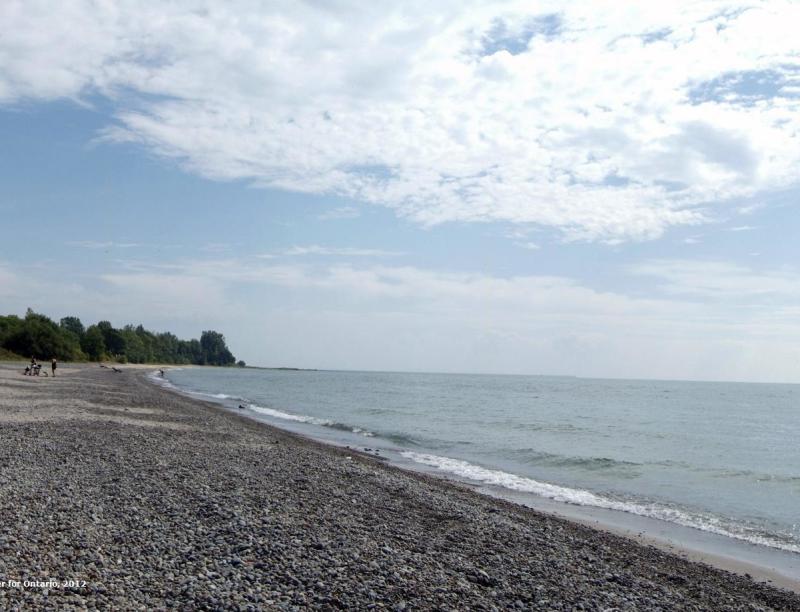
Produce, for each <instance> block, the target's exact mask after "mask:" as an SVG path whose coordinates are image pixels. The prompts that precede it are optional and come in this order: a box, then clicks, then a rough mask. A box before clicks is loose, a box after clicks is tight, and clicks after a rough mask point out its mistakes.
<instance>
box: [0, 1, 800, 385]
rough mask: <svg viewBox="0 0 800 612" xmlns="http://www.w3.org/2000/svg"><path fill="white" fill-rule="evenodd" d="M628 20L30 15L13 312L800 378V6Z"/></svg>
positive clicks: (267, 7) (11, 280)
mask: <svg viewBox="0 0 800 612" xmlns="http://www.w3.org/2000/svg"><path fill="white" fill-rule="evenodd" d="M614 6H615V9H614V10H607V8H606V9H603V10H602V11H598V10H597V9H593V8H592V7H590V6H587V5H586V3H547V2H543V3H540V4H538V5H537V6H536V7H534V8H531V7H530V6H529V3H522V2H513V1H509V2H480V3H463V2H462V3H455V2H453V3H449V2H442V3H441V5H440V6H438V7H436V8H435V9H434V10H432V9H431V8H430V7H426V6H425V5H423V4H421V3H420V4H419V5H416V4H414V3H409V4H406V5H404V6H403V7H402V8H398V7H396V6H392V5H388V4H387V5H383V4H381V3H375V4H374V5H371V7H370V8H369V9H363V7H358V6H356V5H354V4H350V3H347V2H343V3H337V4H335V5H330V6H327V5H326V6H323V5H316V4H303V3H292V4H285V3H268V4H264V5H263V6H259V7H253V6H252V5H249V4H247V3H242V4H241V5H240V4H239V3H237V2H232V3H228V4H226V5H214V4H211V3H208V4H207V3H203V2H186V3H182V2H177V3H174V4H172V5H170V6H169V7H163V6H161V4H159V3H152V4H151V3H127V2H118V3H115V4H114V5H113V6H112V5H107V6H104V7H101V8H98V7H94V6H93V5H91V3H85V4H84V3H81V2H76V3H70V6H69V7H68V8H65V7H61V8H56V9H53V8H52V7H49V8H48V7H46V6H44V5H38V4H37V3H29V2H24V3H17V2H13V1H12V2H10V3H4V5H3V7H2V8H0V20H2V21H3V23H6V24H10V25H9V27H8V28H7V31H8V32H9V35H7V36H4V37H3V38H2V39H0V137H1V138H2V142H3V146H2V148H0V214H1V215H2V219H3V223H2V225H0V306H2V311H3V312H16V313H23V312H24V310H25V308H27V307H28V306H30V307H32V308H34V309H35V310H37V311H42V312H45V313H47V314H48V315H50V316H53V317H54V318H60V317H61V316H66V315H72V314H74V315H78V316H80V317H81V318H82V319H84V320H85V321H87V322H93V321H96V320H98V319H101V318H103V319H110V320H111V321H112V322H113V323H115V324H117V325H122V324H125V323H128V322H132V323H139V322H141V323H143V324H144V325H145V326H146V327H149V328H152V329H157V330H170V331H174V332H175V333H178V334H179V335H181V336H185V337H196V336H198V335H199V333H200V331H202V330H203V329H209V328H212V329H217V330H219V331H222V332H223V333H224V334H225V335H226V337H227V339H228V341H229V345H230V346H231V348H232V349H233V351H234V353H235V354H236V355H237V357H240V358H243V359H245V360H246V361H247V362H248V363H251V364H258V365H271V366H278V365H291V366H300V367H320V368H343V369H350V368H353V369H389V370H414V371H431V370H432V371H466V372H504V373H531V374H574V375H581V376H614V377H650V378H688V379H730V380H756V381H771V380H774V381H795V382H797V381H800V368H798V365H797V364H798V363H800V319H799V318H798V317H799V316H800V308H798V307H797V305H796V304H797V303H798V297H800V272H798V268H797V263H796V262H797V261H798V257H797V255H798V247H797V241H796V239H795V236H797V235H798V231H797V230H798V229H800V228H798V225H800V221H798V214H797V199H798V193H800V191H799V190H798V179H800V171H798V168H799V167H800V164H798V162H800V159H799V158H800V146H798V145H800V114H798V110H800V44H798V43H797V42H796V36H794V33H793V32H792V31H791V27H790V25H788V24H791V23H796V22H797V18H800V13H798V7H797V5H795V4H794V3H790V2H779V1H768V2H749V3H741V2H723V3H720V2H675V3H670V5H669V6H666V7H658V8H652V9H647V10H645V9H643V8H641V5H640V4H639V3H616V4H615V5H614ZM793 19H794V21H793Z"/></svg>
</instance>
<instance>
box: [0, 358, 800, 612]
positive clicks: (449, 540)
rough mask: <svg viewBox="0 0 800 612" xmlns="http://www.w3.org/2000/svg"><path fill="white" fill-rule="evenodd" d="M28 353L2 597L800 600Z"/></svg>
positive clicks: (4, 416)
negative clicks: (31, 370)
mask: <svg viewBox="0 0 800 612" xmlns="http://www.w3.org/2000/svg"><path fill="white" fill-rule="evenodd" d="M19 370H20V368H18V367H17V365H14V366H5V367H3V366H0V439H1V441H0V466H2V469H1V470H0V582H3V581H5V583H4V585H3V586H0V607H2V608H3V609H36V608H53V609H84V608H87V607H88V608H92V607H100V608H107V607H110V608H116V609H143V610H144V609H148V610H149V609H165V608H172V607H182V608H189V609H197V608H200V609H241V610H248V609H307V608H309V607H311V608H318V609H369V608H384V609H390V610H411V609H440V610H442V609H447V610H449V609H460V610H463V609H487V610H492V609H497V610H508V609H515V608H516V609H542V610H559V609H564V610H575V609H588V610H595V609H621V610H627V609H631V610H633V609H638V610H653V609H663V610H701V609H703V610H716V609H721V610H722V609H724V610H760V609H783V610H800V595H798V594H797V593H792V592H790V591H787V590H782V589H777V588H774V587H772V586H768V585H765V584H762V583H758V582H756V581H754V580H750V579H748V578H746V577H744V576H740V575H735V574H732V573H728V572H726V571H723V570H721V569H717V568H712V567H709V566H708V565H703V564H699V563H694V562H691V561H689V560H687V559H684V558H681V557H680V556H678V555H675V554H671V553H670V552H667V551H664V550H661V549H659V548H656V547H653V546H648V545H642V544H639V543H637V542H635V541H634V540H632V539H630V538H625V537H621V536H619V535H616V534H613V533H610V532H608V531H603V530H596V529H592V528H590V527H588V526H586V525H582V524H579V523H577V522H574V521H568V520H564V519H561V518H557V517H554V516H552V515H548V514H543V513H539V512H536V511H534V510H531V509H529V508H525V507H522V506H520V505H518V504H514V503H511V502H508V501H504V500H501V499H496V498H493V497H490V496H485V495H481V494H479V493H476V492H475V491H473V490H471V489H470V488H468V487H465V486H461V485H458V484H454V483H450V482H447V481H443V480H441V479H438V478H433V477H430V476H426V475H424V474H417V473H410V472H406V471H402V470H400V469H397V468H394V467H392V466H389V465H386V464H385V463H383V462H381V461H378V460H376V459H374V458H372V457H369V456H366V455H362V454H358V453H355V452H353V451H351V450H348V449H342V448H336V447H332V446H327V445H324V444H320V443H317V442H315V441H312V440H308V439H305V438H302V437H299V436H295V435H293V434H290V433H287V432H283V431H281V430H277V429H274V428H271V427H269V426H266V425H263V424H260V423H256V422H253V421H250V420H248V419H245V418H243V417H240V416H238V415H236V414H231V413H229V412H226V411H224V410H222V409H220V408H219V407H217V406H215V405H213V404H209V403H206V402H202V401H198V400H194V399H190V398H186V397H183V396H180V395H178V394H175V393H172V392H170V391H168V390H164V389H161V388H158V387H156V386H154V385H152V384H151V383H149V382H148V381H146V380H145V378H144V371H143V370H142V369H133V368H131V369H125V370H124V371H123V372H121V373H114V372H112V371H111V370H108V369H101V368H97V367H96V366H85V367H82V368H70V367H63V366H62V367H60V368H59V370H58V377H57V378H55V379H52V378H35V377H24V376H21V375H20V374H19ZM12 580H13V581H19V582H20V586H15V585H14V583H11V582H10V581H12ZM25 581H29V582H32V583H33V584H32V585H29V586H27V587H25V586H24V582H25Z"/></svg>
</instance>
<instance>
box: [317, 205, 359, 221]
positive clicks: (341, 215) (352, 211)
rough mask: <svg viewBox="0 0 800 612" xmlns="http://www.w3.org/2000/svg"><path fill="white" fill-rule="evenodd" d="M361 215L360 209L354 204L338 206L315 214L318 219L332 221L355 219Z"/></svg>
mask: <svg viewBox="0 0 800 612" xmlns="http://www.w3.org/2000/svg"><path fill="white" fill-rule="evenodd" d="M360 216H361V211H360V210H358V208H356V207H355V206H340V207H339V208H334V209H332V210H329V211H327V212H324V213H322V214H321V215H317V219H319V220H320V221H333V220H337V219H356V218H358V217H360Z"/></svg>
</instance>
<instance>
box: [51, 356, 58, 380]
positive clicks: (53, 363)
mask: <svg viewBox="0 0 800 612" xmlns="http://www.w3.org/2000/svg"><path fill="white" fill-rule="evenodd" d="M57 367H58V363H56V358H55V357H53V360H52V361H51V362H50V370H52V372H53V378H55V377H56V368H57Z"/></svg>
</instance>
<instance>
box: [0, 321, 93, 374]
mask: <svg viewBox="0 0 800 612" xmlns="http://www.w3.org/2000/svg"><path fill="white" fill-rule="evenodd" d="M3 347H4V348H6V349H8V350H10V351H13V352H15V353H17V354H19V355H25V356H26V357H27V356H28V355H31V356H33V357H36V358H37V359H50V358H51V357H55V358H57V359H61V360H65V361H72V360H75V359H80V358H82V357H83V355H82V353H81V350H80V346H79V345H78V341H77V339H76V338H75V337H74V336H73V335H72V334H70V333H67V332H66V331H65V330H62V329H61V328H60V327H59V326H58V325H56V324H55V322H53V321H52V320H51V319H49V318H48V317H46V316H45V315H43V314H38V313H35V312H34V311H33V310H31V309H30V308H28V311H27V313H26V314H25V319H24V320H22V322H21V323H20V324H19V325H16V326H15V327H14V328H13V330H12V331H11V332H10V333H9V334H8V335H7V336H6V337H5V338H4V339H3Z"/></svg>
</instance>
